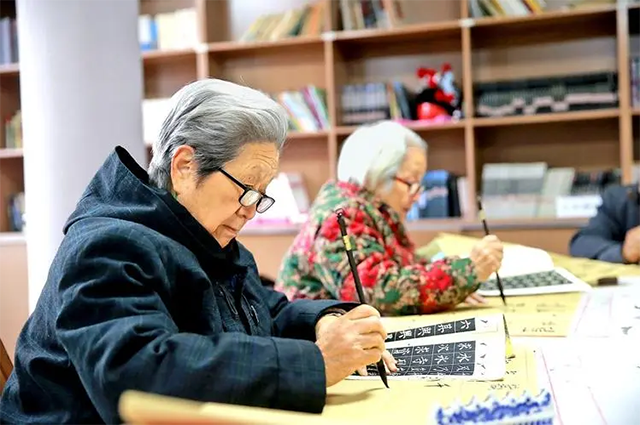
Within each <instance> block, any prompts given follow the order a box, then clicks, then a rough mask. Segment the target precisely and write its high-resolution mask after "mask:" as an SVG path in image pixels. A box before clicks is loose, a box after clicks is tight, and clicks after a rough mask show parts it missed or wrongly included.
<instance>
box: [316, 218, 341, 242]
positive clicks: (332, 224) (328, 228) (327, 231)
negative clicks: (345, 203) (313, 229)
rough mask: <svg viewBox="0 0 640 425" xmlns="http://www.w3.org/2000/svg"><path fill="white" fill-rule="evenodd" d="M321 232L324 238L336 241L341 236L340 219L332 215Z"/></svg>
mask: <svg viewBox="0 0 640 425" xmlns="http://www.w3.org/2000/svg"><path fill="white" fill-rule="evenodd" d="M320 234H321V235H322V237H323V238H325V239H327V240H329V241H335V240H336V239H338V238H339V237H340V227H339V226H338V220H337V219H336V218H335V217H331V218H330V219H328V220H327V221H325V222H324V225H323V226H322V230H321V231H320Z"/></svg>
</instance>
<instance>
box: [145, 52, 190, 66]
mask: <svg viewBox="0 0 640 425" xmlns="http://www.w3.org/2000/svg"><path fill="white" fill-rule="evenodd" d="M195 56H196V51H195V49H175V50H150V51H146V52H142V60H143V61H144V63H145V64H148V63H156V62H163V61H167V60H180V59H184V58H195Z"/></svg>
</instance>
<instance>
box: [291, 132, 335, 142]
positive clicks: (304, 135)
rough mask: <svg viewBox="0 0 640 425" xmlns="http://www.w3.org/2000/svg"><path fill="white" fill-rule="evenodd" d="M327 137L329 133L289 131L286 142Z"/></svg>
mask: <svg viewBox="0 0 640 425" xmlns="http://www.w3.org/2000/svg"><path fill="white" fill-rule="evenodd" d="M326 137H329V131H326V130H321V131H290V132H289V133H288V134H287V140H308V139H320V138H326Z"/></svg>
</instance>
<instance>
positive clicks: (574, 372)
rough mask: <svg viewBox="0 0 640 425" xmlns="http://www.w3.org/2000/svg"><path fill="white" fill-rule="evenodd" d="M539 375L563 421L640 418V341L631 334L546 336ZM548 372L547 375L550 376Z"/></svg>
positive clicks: (589, 423)
mask: <svg viewBox="0 0 640 425" xmlns="http://www.w3.org/2000/svg"><path fill="white" fill-rule="evenodd" d="M542 342H543V344H541V345H542V349H541V352H542V356H541V361H542V363H543V364H544V366H545V370H547V372H546V373H545V374H543V375H541V376H540V378H541V381H542V382H544V381H549V383H550V384H544V385H547V386H548V387H549V388H550V389H551V390H552V393H553V396H554V399H555V400H556V411H557V414H556V421H555V422H554V423H557V424H560V425H571V424H581V425H602V424H609V425H614V424H615V425H618V424H619V425H627V424H637V423H638V418H640V404H639V403H638V400H640V344H639V343H638V340H637V339H635V340H633V339H631V338H607V339H606V340H603V339H601V338H567V339H555V338H554V339H546V340H544V341H542ZM545 375H546V376H545Z"/></svg>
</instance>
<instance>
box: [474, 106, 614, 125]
mask: <svg viewBox="0 0 640 425" xmlns="http://www.w3.org/2000/svg"><path fill="white" fill-rule="evenodd" d="M619 116H620V110H619V109H617V108H614V109H600V110H594V111H576V112H556V113H549V114H537V115H518V116H513V117H499V118H474V119H473V125H474V127H499V126H509V125H527V124H545V123H550V122H572V121H591V120H603V119H612V118H618V117H619Z"/></svg>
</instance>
